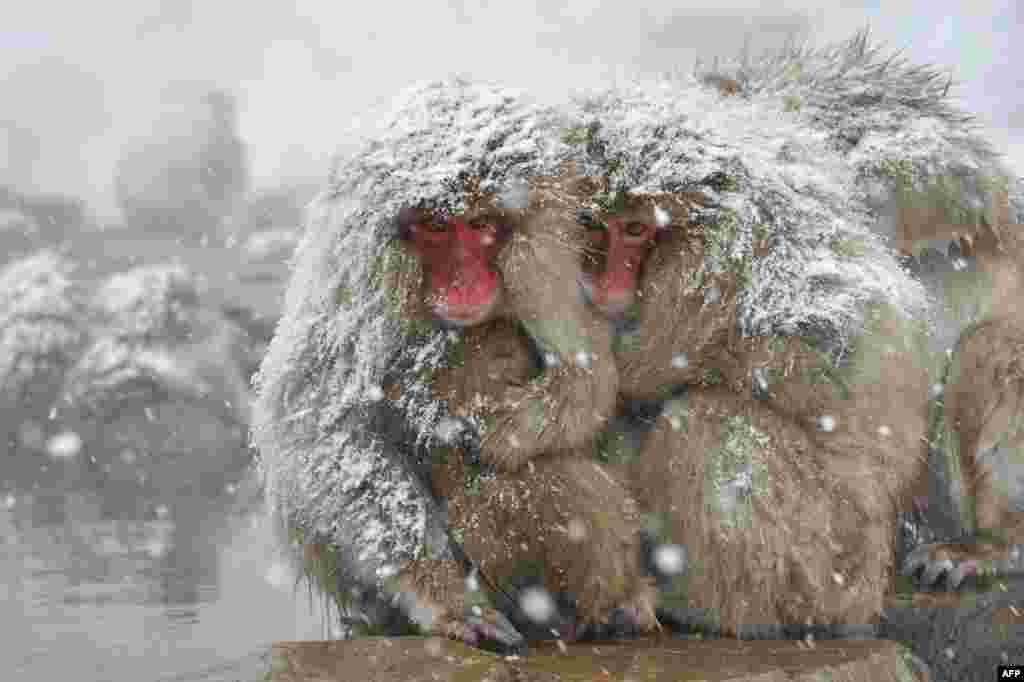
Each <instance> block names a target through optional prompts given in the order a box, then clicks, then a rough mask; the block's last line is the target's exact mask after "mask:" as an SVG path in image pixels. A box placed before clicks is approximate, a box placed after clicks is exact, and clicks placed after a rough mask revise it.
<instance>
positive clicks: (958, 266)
mask: <svg viewBox="0 0 1024 682" xmlns="http://www.w3.org/2000/svg"><path fill="white" fill-rule="evenodd" d="M953 269H954V270H956V271H957V272H961V271H963V270H966V269H967V261H966V260H964V259H963V258H957V259H956V260H954V261H953Z"/></svg>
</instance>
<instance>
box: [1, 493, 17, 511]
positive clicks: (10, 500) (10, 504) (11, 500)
mask: <svg viewBox="0 0 1024 682" xmlns="http://www.w3.org/2000/svg"><path fill="white" fill-rule="evenodd" d="M17 503H18V498H16V497H15V496H14V495H12V494H10V493H8V494H7V497H5V498H4V506H5V507H6V508H7V509H14V505H16V504H17Z"/></svg>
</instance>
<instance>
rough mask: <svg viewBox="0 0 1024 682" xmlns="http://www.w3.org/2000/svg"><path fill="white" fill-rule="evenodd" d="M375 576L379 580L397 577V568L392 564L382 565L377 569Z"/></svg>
mask: <svg viewBox="0 0 1024 682" xmlns="http://www.w3.org/2000/svg"><path fill="white" fill-rule="evenodd" d="M377 575H378V576H379V577H381V578H385V579H386V578H393V577H394V576H396V575H398V567H397V566H395V565H393V564H384V565H383V566H381V567H380V568H378V569H377Z"/></svg>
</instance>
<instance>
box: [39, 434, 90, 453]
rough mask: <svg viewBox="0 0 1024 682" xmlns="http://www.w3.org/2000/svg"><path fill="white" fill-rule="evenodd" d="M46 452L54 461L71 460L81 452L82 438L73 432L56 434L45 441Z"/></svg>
mask: <svg viewBox="0 0 1024 682" xmlns="http://www.w3.org/2000/svg"><path fill="white" fill-rule="evenodd" d="M46 451H47V452H48V453H50V457H53V458H54V459H71V458H72V457H75V456H77V455H78V453H79V452H81V451H82V437H81V436H79V435H78V434H77V433H75V432H74V431H64V432H62V433H58V434H57V435H56V436H54V437H53V438H51V439H50V440H49V441H47V443H46Z"/></svg>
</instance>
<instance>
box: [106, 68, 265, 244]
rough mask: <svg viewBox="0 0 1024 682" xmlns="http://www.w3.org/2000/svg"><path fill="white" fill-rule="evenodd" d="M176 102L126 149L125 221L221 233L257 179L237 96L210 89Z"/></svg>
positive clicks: (120, 179) (122, 169) (121, 194)
mask: <svg viewBox="0 0 1024 682" xmlns="http://www.w3.org/2000/svg"><path fill="white" fill-rule="evenodd" d="M182 99H184V102H183V103H180V102H179V106H177V107H175V106H173V103H168V104H169V106H168V107H167V108H166V111H165V113H164V115H163V117H162V118H161V119H159V120H158V121H157V122H156V123H155V125H154V127H153V130H152V135H151V136H150V138H149V139H148V140H146V141H145V142H143V143H142V144H140V145H134V146H130V147H128V148H126V150H125V152H124V153H123V154H122V156H121V159H120V160H119V161H118V164H117V170H116V173H117V177H116V190H117V197H118V203H119V204H120V206H121V210H122V212H123V214H124V218H125V221H126V222H127V223H128V224H129V225H130V226H132V227H136V228H139V229H143V230H159V231H162V232H172V233H175V234H180V235H182V236H184V237H190V238H199V237H202V236H204V235H212V234H214V233H216V232H217V230H218V228H219V227H220V225H221V222H222V221H223V219H224V218H225V217H226V216H228V215H229V214H231V213H232V212H233V210H234V208H235V205H236V202H238V201H239V199H240V198H241V197H242V196H243V195H244V194H245V192H246V190H247V188H248V185H249V170H248V161H247V156H246V151H245V144H244V143H243V142H242V139H241V138H240V137H239V134H238V107H237V103H236V101H235V97H234V95H232V94H231V93H230V92H227V91H225V90H221V89H216V88H204V89H202V90H200V91H199V92H196V91H195V90H194V89H192V90H191V92H187V93H186V95H185V97H183V98H182Z"/></svg>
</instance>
